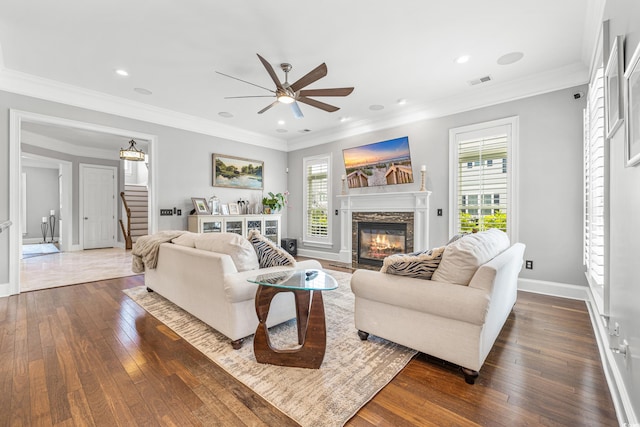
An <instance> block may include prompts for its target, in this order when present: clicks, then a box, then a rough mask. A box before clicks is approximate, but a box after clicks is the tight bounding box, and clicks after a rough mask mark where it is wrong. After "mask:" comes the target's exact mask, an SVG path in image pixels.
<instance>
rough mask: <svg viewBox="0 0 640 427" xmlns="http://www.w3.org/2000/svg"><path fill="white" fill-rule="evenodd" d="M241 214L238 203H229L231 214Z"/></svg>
mask: <svg viewBox="0 0 640 427" xmlns="http://www.w3.org/2000/svg"><path fill="white" fill-rule="evenodd" d="M238 214H240V209H238V204H237V203H229V215H238Z"/></svg>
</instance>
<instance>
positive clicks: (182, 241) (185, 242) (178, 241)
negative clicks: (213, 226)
mask: <svg viewBox="0 0 640 427" xmlns="http://www.w3.org/2000/svg"><path fill="white" fill-rule="evenodd" d="M198 236H199V234H198V233H192V232H190V231H185V232H184V234H181V235H180V236H178V237H176V238H175V239H173V240H171V243H173V244H175V245H179V246H186V247H188V248H195V247H196V239H197V238H198Z"/></svg>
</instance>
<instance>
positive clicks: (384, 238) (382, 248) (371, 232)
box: [358, 222, 407, 266]
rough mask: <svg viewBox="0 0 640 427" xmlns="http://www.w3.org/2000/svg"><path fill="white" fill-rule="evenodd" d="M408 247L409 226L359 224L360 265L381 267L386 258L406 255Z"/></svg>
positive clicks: (381, 223) (386, 223) (385, 223)
mask: <svg viewBox="0 0 640 427" xmlns="http://www.w3.org/2000/svg"><path fill="white" fill-rule="evenodd" d="M406 247H407V224H402V223H400V224H398V223H389V222H358V263H360V264H370V265H380V266H381V265H382V260H383V259H384V258H385V257H387V256H389V255H393V254H398V253H404V252H405V251H406Z"/></svg>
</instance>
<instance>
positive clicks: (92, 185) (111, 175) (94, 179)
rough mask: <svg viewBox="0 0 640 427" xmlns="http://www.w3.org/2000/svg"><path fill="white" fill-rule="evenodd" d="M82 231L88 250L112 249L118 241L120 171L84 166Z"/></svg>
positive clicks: (85, 247) (105, 167) (82, 175)
mask: <svg viewBox="0 0 640 427" xmlns="http://www.w3.org/2000/svg"><path fill="white" fill-rule="evenodd" d="M80 171H81V178H80V184H81V187H82V189H81V197H82V200H81V209H82V215H81V217H80V221H81V226H80V228H81V232H82V236H83V237H82V245H83V248H84V249H96V248H111V247H114V246H115V242H116V191H117V182H116V169H115V168H112V167H107V166H93V165H80Z"/></svg>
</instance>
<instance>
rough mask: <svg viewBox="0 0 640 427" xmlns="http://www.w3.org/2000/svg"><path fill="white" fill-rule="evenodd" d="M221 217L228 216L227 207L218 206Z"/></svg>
mask: <svg viewBox="0 0 640 427" xmlns="http://www.w3.org/2000/svg"><path fill="white" fill-rule="evenodd" d="M220 211H221V212H222V215H229V205H220Z"/></svg>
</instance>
